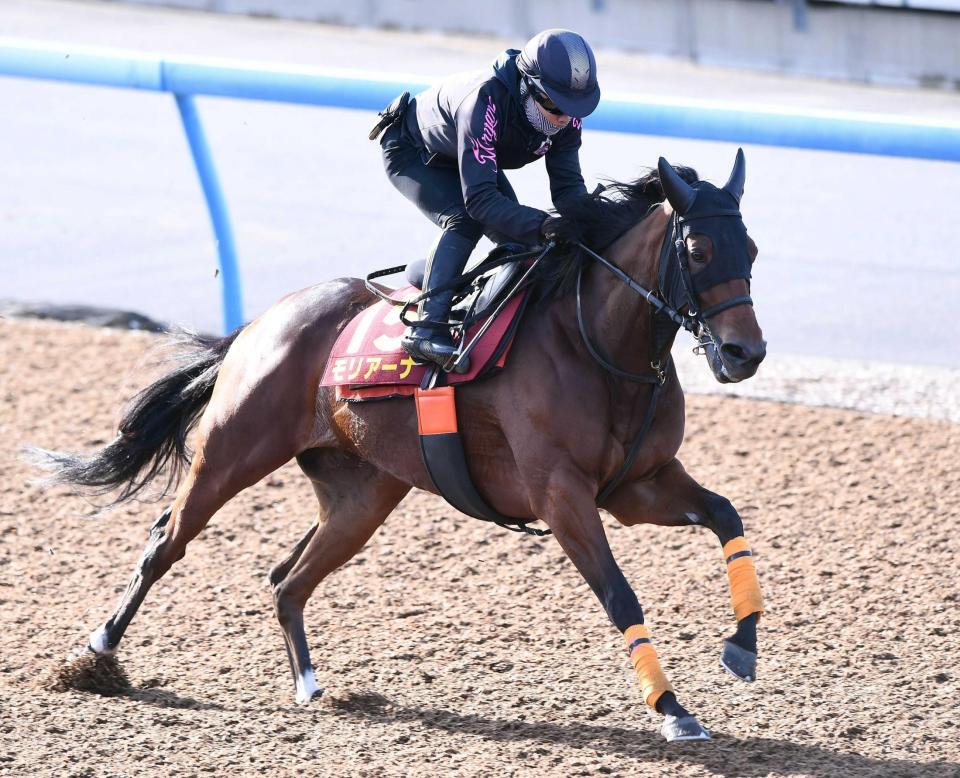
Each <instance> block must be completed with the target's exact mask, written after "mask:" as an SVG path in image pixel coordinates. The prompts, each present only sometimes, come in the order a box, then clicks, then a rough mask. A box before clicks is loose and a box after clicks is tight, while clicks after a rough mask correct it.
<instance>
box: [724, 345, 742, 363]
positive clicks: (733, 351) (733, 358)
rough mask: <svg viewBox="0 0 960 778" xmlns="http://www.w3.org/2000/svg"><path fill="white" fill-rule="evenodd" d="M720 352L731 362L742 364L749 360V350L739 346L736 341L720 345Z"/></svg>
mask: <svg viewBox="0 0 960 778" xmlns="http://www.w3.org/2000/svg"><path fill="white" fill-rule="evenodd" d="M720 353H721V354H723V356H724V358H725V359H726V360H727V362H729V363H730V364H734V365H742V364H743V363H744V362H746V361H747V359H748V358H749V357H747V352H746V351H744V350H743V347H741V346H738V345H737V344H736V343H724V344H723V345H722V346H721V347H720Z"/></svg>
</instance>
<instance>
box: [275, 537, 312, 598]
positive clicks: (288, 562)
mask: <svg viewBox="0 0 960 778" xmlns="http://www.w3.org/2000/svg"><path fill="white" fill-rule="evenodd" d="M316 531H317V525H316V524H311V525H310V529H308V530H307V532H306V534H305V535H304V536H303V537H302V538H300V540H299V541H297V545H295V546H294V547H293V551H291V552H290V553H289V554H288V555H287V558H286V559H284V560H283V561H282V562H280V563H278V564H276V565H274V566H273V567H272V568H271V569H270V574H269V575H268V576H267V577H268V579H269V581H270V585H271V586H276V585H277V584H278V583H280V582H281V581H282V580H283V579H284V578H286V577H287V574H288V573H289V572H290V571H291V570H292V569H293V566H294V565H295V564H296V563H297V560H298V559H300V556H301V555H302V554H303V550H304V549H305V548H306V547H307V543H309V542H310V538H312V537H313V535H314V533H315V532H316Z"/></svg>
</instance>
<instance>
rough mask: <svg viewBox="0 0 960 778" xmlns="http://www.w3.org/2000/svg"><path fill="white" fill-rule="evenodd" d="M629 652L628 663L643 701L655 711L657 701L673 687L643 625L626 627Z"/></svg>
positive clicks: (625, 635)
mask: <svg viewBox="0 0 960 778" xmlns="http://www.w3.org/2000/svg"><path fill="white" fill-rule="evenodd" d="M623 637H624V638H626V641H627V650H628V651H629V652H630V663H631V664H632V665H633V669H634V670H635V671H636V673H637V678H639V679H640V688H641V689H642V693H643V701H644V702H645V703H647V705H649V706H650V707H651V708H653V709H654V710H656V706H657V700H659V699H660V696H661V695H662V694H663V693H664V692H672V691H673V687H672V686H671V685H670V682H669V681H668V680H667V676H665V675H664V674H663V670H661V669H660V662H659V661H658V660H657V652H656V651H654V650H653V644H652V643H651V642H650V630H649V629H647V627H646V626H645V625H643V624H634V625H633V626H632V627H627V629H626V631H625V632H624V633H623Z"/></svg>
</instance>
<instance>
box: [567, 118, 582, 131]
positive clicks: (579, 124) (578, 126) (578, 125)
mask: <svg viewBox="0 0 960 778" xmlns="http://www.w3.org/2000/svg"><path fill="white" fill-rule="evenodd" d="M570 124H572V125H573V129H575V130H579V129H581V128H582V127H583V121H582V120H580V119H577V118H573V119H571V120H570Z"/></svg>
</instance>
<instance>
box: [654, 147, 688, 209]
mask: <svg viewBox="0 0 960 778" xmlns="http://www.w3.org/2000/svg"><path fill="white" fill-rule="evenodd" d="M657 171H658V172H659V173H660V185H661V186H662V187H663V193H664V194H665V195H666V196H667V200H669V201H670V205H672V206H673V210H675V211H676V212H677V213H679V214H680V215H681V216H683V214H685V213H686V212H687V210H688V209H689V208H690V206H691V205H693V200H694V198H695V197H696V196H697V190H696V189H694V188H693V187H692V186H690V184H688V183H687V182H686V181H684V180H683V179H682V178H680V174H679V173H678V172H677V171H676V170H674V169H673V165H671V164H670V163H669V162H667V160H665V159H664V158H663V157H660V159H659V160H658V161H657Z"/></svg>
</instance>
